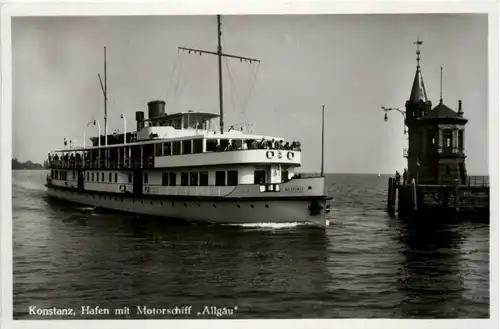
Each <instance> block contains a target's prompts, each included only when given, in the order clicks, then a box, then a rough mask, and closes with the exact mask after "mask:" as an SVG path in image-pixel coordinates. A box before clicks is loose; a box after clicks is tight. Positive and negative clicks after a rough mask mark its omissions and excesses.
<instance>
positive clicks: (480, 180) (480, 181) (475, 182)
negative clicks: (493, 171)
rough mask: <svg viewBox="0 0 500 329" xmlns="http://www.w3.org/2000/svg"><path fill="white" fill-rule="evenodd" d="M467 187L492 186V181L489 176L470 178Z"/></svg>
mask: <svg viewBox="0 0 500 329" xmlns="http://www.w3.org/2000/svg"><path fill="white" fill-rule="evenodd" d="M465 185H467V186H469V187H487V186H489V185H490V179H489V177H488V176H469V177H467V181H466V184H465Z"/></svg>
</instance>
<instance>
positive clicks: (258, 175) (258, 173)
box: [253, 170, 266, 184]
mask: <svg viewBox="0 0 500 329" xmlns="http://www.w3.org/2000/svg"><path fill="white" fill-rule="evenodd" d="M265 182H266V171H265V170H255V172H254V176H253V183H254V184H264V183H265Z"/></svg>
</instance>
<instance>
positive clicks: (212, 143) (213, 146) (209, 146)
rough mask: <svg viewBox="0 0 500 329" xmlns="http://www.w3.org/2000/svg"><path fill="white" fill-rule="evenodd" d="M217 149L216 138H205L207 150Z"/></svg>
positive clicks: (213, 150)
mask: <svg viewBox="0 0 500 329" xmlns="http://www.w3.org/2000/svg"><path fill="white" fill-rule="evenodd" d="M216 150H217V140H216V139H207V152H215V151H216Z"/></svg>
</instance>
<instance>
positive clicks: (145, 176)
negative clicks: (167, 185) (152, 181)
mask: <svg viewBox="0 0 500 329" xmlns="http://www.w3.org/2000/svg"><path fill="white" fill-rule="evenodd" d="M147 183H148V173H147V172H145V173H144V184H147Z"/></svg>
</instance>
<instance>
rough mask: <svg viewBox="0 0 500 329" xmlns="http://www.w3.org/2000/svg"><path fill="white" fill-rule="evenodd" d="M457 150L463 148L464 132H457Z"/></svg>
mask: <svg viewBox="0 0 500 329" xmlns="http://www.w3.org/2000/svg"><path fill="white" fill-rule="evenodd" d="M458 148H459V149H460V150H462V149H463V148H464V131H463V130H459V131H458Z"/></svg>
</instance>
